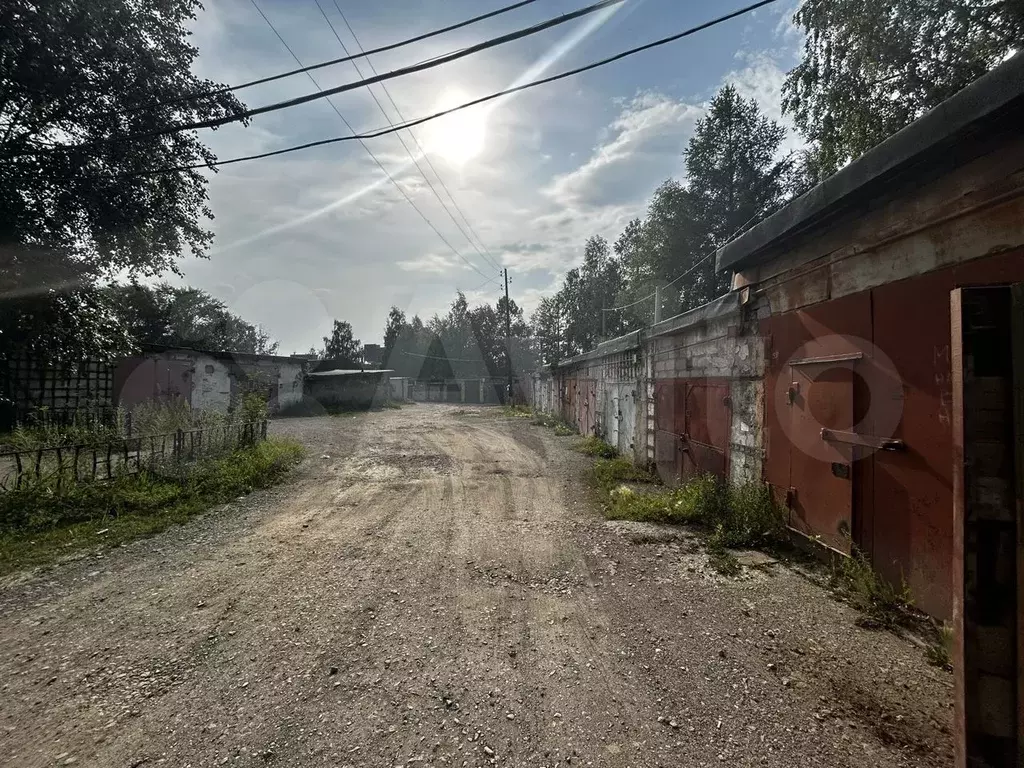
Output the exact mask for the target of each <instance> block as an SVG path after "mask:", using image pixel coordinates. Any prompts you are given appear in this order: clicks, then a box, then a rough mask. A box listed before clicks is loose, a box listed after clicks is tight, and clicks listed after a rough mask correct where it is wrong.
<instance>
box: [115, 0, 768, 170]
mask: <svg viewBox="0 0 1024 768" xmlns="http://www.w3.org/2000/svg"><path fill="white" fill-rule="evenodd" d="M775 2H778V0H761V2H758V3H754V4H753V5H748V6H746V7H744V8H740V9H739V10H737V11H733V12H732V13H729V14H726V15H725V16H719V17H718V18H716V19H712V20H711V21H707V22H705V23H703V24H700V25H698V26H696V27H690V28H689V29H686V30H683V31H682V32H679V33H677V34H674V35H670V36H668V37H663V38H661V39H660V40H655V41H654V42H651V43H647V44H645V45H641V46H638V47H636V48H631V49H629V50H627V51H623V52H622V53H618V54H615V55H614V56H609V57H608V58H605V59H600V60H599V61H595V62H593V63H591V64H587V65H585V66H582V67H577V68H576V69H570V70H567V71H565V72H560V73H559V74H557V75H551V76H549V77H544V78H541V79H539V80H533V81H531V82H529V83H524V84H523V85H517V86H515V87H513V88H507V89H505V90H503V91H498V92H496V93H492V94H489V95H487V96H481V97H480V98H478V99H473V100H472V101H467V102H465V103H464V104H459V105H457V106H454V107H451V108H449V109H444V110H441V111H440V112H435V113H433V114H431V115H427V116H425V117H420V118H417V119H415V120H410V121H408V122H405V123H402V124H400V125H395V126H391V127H390V128H382V129H380V130H377V131H370V132H368V133H361V134H355V135H352V136H335V137H333V138H330V139H320V140H319V141H311V142H308V143H306V144H297V145H295V146H292V147H285V148H283V149H275V150H273V151H270V152H261V153H259V154H254V155H243V156H242V157H233V158H230V159H228V160H215V161H213V162H211V163H198V164H195V165H176V166H170V167H167V168H157V169H153V170H150V171H138V172H135V173H131V174H127V175H132V176H138V175H151V174H155V173H173V172H177V171H191V170H197V169H200V168H217V167H219V166H222V165H232V164H234V163H243V162H247V161H249V160H263V159H265V158H268V157H276V156H278V155H286V154H289V153H291V152H300V151H302V150H304V149H313V148H314V147H323V146H327V145H329V144H338V143H340V142H344V141H364V140H366V139H376V138H378V137H380V136H387V135H388V134H390V133H395V132H396V131H401V130H405V129H407V128H414V127H415V126H417V125H422V124H423V123H427V122H430V121H431V120H437V119H438V118H441V117H445V116H447V115H450V114H453V113H454V112H459V111H461V110H463V109H468V108H470V107H475V106H477V105H479V104H484V103H486V102H488V101H493V100H494V99H500V98H502V97H503V96H508V95H510V94H513V93H518V92H520V91H525V90H528V89H530V88H536V87H538V86H541V85H547V84H548V83H553V82H555V81H557V80H564V79H565V78H567V77H573V76H574V75H579V74H582V73H583V72H589V71H590V70H592V69H597V68H598V67H603V66H605V65H606V64H611V63H613V62H616V61H619V60H620V59H624V58H626V57H627V56H632V55H634V54H637V53H641V52H643V51H647V50H650V49H651V48H657V47H659V46H662V45H667V44H668V43H671V42H675V41H676V40H679V39H681V38H684V37H689V36H690V35H694V34H696V33H697V32H702V31H704V30H705V29H709V28H711V27H714V26H717V25H718V24H721V23H723V22H726V21H730V20H731V19H734V18H736V17H737V16H742V15H743V14H745V13H749V12H750V11H753V10H756V9H758V8H762V7H764V6H766V5H770V4H771V3H775Z"/></svg>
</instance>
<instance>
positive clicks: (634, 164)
mask: <svg viewBox="0 0 1024 768" xmlns="http://www.w3.org/2000/svg"><path fill="white" fill-rule="evenodd" d="M700 114H701V109H700V108H699V107H695V106H693V105H690V104H687V103H685V102H682V101H677V100H675V99H671V98H669V97H668V96H664V95H662V94H659V93H654V92H647V93H641V94H640V95H638V96H637V97H635V98H634V99H633V100H631V101H630V102H628V103H627V104H626V106H625V108H624V109H623V110H622V112H621V113H620V114H619V116H618V117H617V118H616V119H615V120H614V121H613V122H612V123H611V125H610V126H608V129H607V134H608V138H607V139H606V140H605V141H604V142H603V143H602V144H600V145H598V146H597V147H596V148H595V149H594V151H593V152H592V154H591V155H590V158H589V159H588V160H587V161H586V162H585V163H584V164H583V165H581V166H580V167H579V168H576V169H575V170H573V171H570V172H568V173H564V174H561V175H559V176H556V177H555V178H554V179H553V180H552V182H551V183H550V184H549V185H548V186H547V187H546V188H545V189H544V193H545V194H546V195H547V196H548V197H550V198H551V199H552V200H554V201H556V202H559V203H561V204H563V205H568V206H573V207H580V208H587V207H601V206H607V205H621V204H623V203H629V202H632V201H635V200H637V199H638V198H642V197H646V196H647V195H649V194H650V192H651V190H652V189H653V188H654V187H655V186H656V185H657V183H658V182H659V181H661V180H663V179H665V178H667V177H669V176H673V175H676V174H677V173H678V171H679V168H680V166H681V161H682V152H683V149H684V148H685V146H686V142H687V141H688V140H689V137H690V135H691V134H692V132H693V126H694V123H695V122H696V120H697V118H698V117H700Z"/></svg>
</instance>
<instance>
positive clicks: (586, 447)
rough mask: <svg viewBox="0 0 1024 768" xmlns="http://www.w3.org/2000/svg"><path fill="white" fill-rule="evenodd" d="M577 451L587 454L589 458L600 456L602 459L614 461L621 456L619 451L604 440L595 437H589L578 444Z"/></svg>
mask: <svg viewBox="0 0 1024 768" xmlns="http://www.w3.org/2000/svg"><path fill="white" fill-rule="evenodd" d="M576 450H577V451H579V452H580V453H585V454H586V455H587V456H599V457H601V458H602V459H614V458H615V457H616V456H618V455H619V452H618V450H617V449H616V448H615V447H614V446H611V445H608V443H606V442H605V441H604V440H602V439H601V438H599V437H596V436H594V435H587V436H586V437H584V438H583V439H582V440H580V441H579V442H578V443H577V444H576Z"/></svg>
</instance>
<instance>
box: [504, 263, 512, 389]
mask: <svg viewBox="0 0 1024 768" xmlns="http://www.w3.org/2000/svg"><path fill="white" fill-rule="evenodd" d="M505 362H506V364H507V368H506V370H507V372H508V384H507V389H506V397H507V398H508V404H509V405H512V304H511V303H510V302H509V300H508V267H505Z"/></svg>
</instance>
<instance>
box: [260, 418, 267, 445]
mask: <svg viewBox="0 0 1024 768" xmlns="http://www.w3.org/2000/svg"><path fill="white" fill-rule="evenodd" d="M260 438H261V439H263V440H266V439H267V420H266V419H264V420H263V423H262V424H260Z"/></svg>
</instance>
